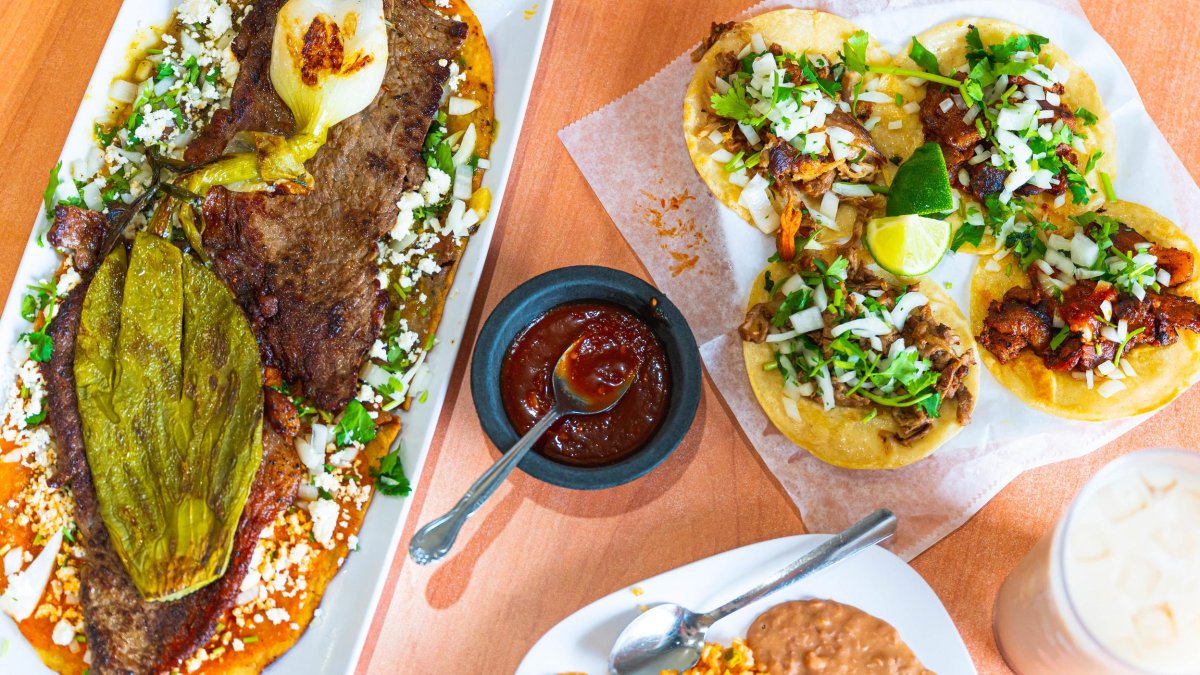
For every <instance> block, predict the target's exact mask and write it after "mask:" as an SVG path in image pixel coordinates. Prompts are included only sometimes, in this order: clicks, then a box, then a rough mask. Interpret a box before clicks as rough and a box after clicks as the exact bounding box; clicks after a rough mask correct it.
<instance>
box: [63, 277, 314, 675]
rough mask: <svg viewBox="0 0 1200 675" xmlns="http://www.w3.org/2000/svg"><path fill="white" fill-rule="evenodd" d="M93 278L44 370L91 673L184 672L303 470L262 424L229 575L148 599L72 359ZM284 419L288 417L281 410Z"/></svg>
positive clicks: (68, 301) (73, 299)
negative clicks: (137, 582)
mask: <svg viewBox="0 0 1200 675" xmlns="http://www.w3.org/2000/svg"><path fill="white" fill-rule="evenodd" d="M89 281H90V277H88V278H85V280H84V281H83V282H82V283H80V284H79V285H78V286H76V287H75V288H74V289H73V290H72V291H71V292H70V293H68V294H67V297H66V298H65V299H64V300H63V302H62V304H61V305H60V306H59V311H58V314H57V315H56V316H55V318H54V321H53V322H52V323H51V324H50V328H49V329H48V330H49V333H50V336H51V338H52V339H53V340H54V352H53V355H52V357H51V359H50V361H49V362H47V363H44V364H42V368H41V370H42V375H43V377H45V379H46V395H47V397H48V407H47V410H48V411H49V413H48V416H49V421H50V426H51V428H52V429H53V430H54V438H55V441H56V444H57V448H58V458H57V466H56V469H57V475H56V476H55V480H56V482H57V483H58V484H64V483H69V484H70V486H71V494H72V496H73V497H74V499H75V522H76V526H77V527H78V528H79V536H80V538H81V545H82V546H83V547H84V549H85V551H86V555H85V556H84V557H83V559H82V561H81V569H80V582H81V589H80V599H81V602H82V604H83V609H84V615H85V617H86V620H87V637H88V646H89V647H90V648H91V650H92V659H93V661H92V665H91V670H92V672H94V673H97V675H104V674H106V673H137V674H141V673H147V674H150V673H158V672H161V671H163V670H167V669H170V668H174V667H176V666H178V665H179V664H180V663H181V662H182V661H183V660H184V659H186V658H187V657H188V656H189V655H190V654H191V653H192V652H193V651H195V650H196V649H197V648H198V647H200V646H202V645H204V644H205V643H206V642H207V641H208V640H209V638H210V637H211V636H212V634H213V631H214V630H215V629H216V625H217V621H218V620H219V619H220V617H221V615H222V614H223V613H224V612H225V610H227V609H228V608H229V607H230V606H231V605H232V603H233V601H234V600H235V599H236V598H237V593H238V590H239V588H240V586H241V583H242V579H243V578H244V577H245V575H246V572H247V566H248V565H249V561H250V557H251V555H252V554H253V553H254V547H255V546H256V545H257V543H258V535H259V533H260V532H261V531H262V529H263V527H265V526H266V525H268V524H269V523H270V522H271V521H272V520H274V518H275V516H276V515H277V514H278V513H279V512H280V511H282V510H283V509H285V508H287V506H288V505H290V504H291V503H292V500H293V498H294V497H295V493H296V488H297V487H298V485H299V481H300V478H301V477H302V476H303V474H304V470H303V467H302V466H301V465H300V463H299V458H298V457H297V455H296V451H295V450H294V448H293V444H292V439H291V438H288V437H286V436H284V435H282V434H280V433H277V432H276V431H275V426H273V425H271V424H264V425H263V463H262V466H261V467H260V468H259V470H258V474H257V475H256V476H255V480H254V485H253V486H252V487H251V489H250V496H249V499H248V501H247V503H246V507H245V510H244V511H243V512H242V520H241V522H240V523H239V525H238V532H237V535H236V538H235V540H234V549H233V553H232V555H231V557H230V562H229V567H228V569H227V570H226V572H225V575H224V576H223V577H221V579H219V580H218V581H216V582H214V583H212V584H210V585H209V586H206V587H204V588H202V589H200V590H199V591H197V592H195V593H193V594H191V595H188V596H185V597H183V598H181V599H179V600H174V601H171V602H147V601H145V600H143V599H142V598H141V596H140V595H138V592H137V589H136V588H135V587H134V586H133V582H132V580H130V578H129V575H128V573H126V571H125V567H124V565H123V564H122V563H121V560H120V558H119V557H118V556H117V554H116V552H115V551H114V550H113V549H112V546H111V543H110V542H109V538H108V531H107V530H106V529H105V526H104V521H103V520H101V517H100V511H99V503H98V502H97V500H96V491H95V486H94V485H93V483H92V476H91V472H90V471H89V469H88V463H87V455H86V454H85V452H84V446H83V433H82V426H81V421H80V418H79V408H78V400H77V398H76V395H75V375H74V362H75V336H76V334H77V331H78V327H79V318H80V314H81V312H82V311H83V298H84V296H85V295H86V293H87V288H88V282H89ZM272 393H273V392H272ZM279 414H280V415H286V414H287V411H286V410H284V409H282V408H280V412H279ZM276 426H277V425H276Z"/></svg>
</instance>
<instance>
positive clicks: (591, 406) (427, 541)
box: [408, 336, 657, 675]
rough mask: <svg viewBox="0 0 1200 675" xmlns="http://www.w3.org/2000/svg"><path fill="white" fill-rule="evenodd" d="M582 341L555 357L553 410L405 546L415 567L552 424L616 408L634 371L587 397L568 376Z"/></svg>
mask: <svg viewBox="0 0 1200 675" xmlns="http://www.w3.org/2000/svg"><path fill="white" fill-rule="evenodd" d="M585 337H586V336H585ZM584 339H585V338H583V337H581V338H579V339H578V340H576V341H575V342H573V343H571V346H570V347H567V350H566V351H564V352H563V353H562V356H560V357H558V362H557V363H555V365H554V376H553V377H552V378H551V382H552V383H553V389H554V407H553V408H551V409H550V412H548V413H546V416H545V417H543V418H542V419H540V420H538V421H537V424H534V425H533V428H532V429H530V430H529V432H528V433H526V434H525V435H524V436H522V437H521V440H519V441H517V443H516V445H514V446H512V448H511V449H510V450H509V451H508V452H506V453H504V455H503V456H502V457H501V458H500V459H499V460H497V462H496V463H495V464H493V465H492V466H491V468H489V469H488V470H487V471H485V472H483V475H482V476H480V477H479V480H477V481H475V483H474V484H473V485H471V487H470V488H468V489H467V493H466V494H464V495H463V497H462V499H460V500H458V503H457V504H455V505H454V508H452V509H450V511H448V512H447V513H446V514H445V515H443V516H441V517H439V518H435V519H434V520H431V521H430V522H429V523H428V524H427V525H425V527H422V528H421V529H420V530H418V531H417V533H416V534H415V535H413V538H412V541H411V542H409V545H408V554H409V555H410V556H411V557H412V559H413V560H415V561H416V562H417V564H419V565H425V564H427V563H431V562H433V561H434V560H438V559H440V558H442V557H443V556H445V555H446V554H447V553H449V552H450V548H451V547H453V546H454V540H455V539H456V538H458V531H459V529H460V528H462V526H463V523H465V522H467V518H469V517H470V516H471V514H473V513H475V512H476V511H477V510H479V507H480V506H483V503H484V502H485V501H487V499H488V497H491V496H492V493H493V492H495V491H496V488H498V487H500V484H501V483H503V482H504V479H505V478H507V477H508V474H510V473H512V470H513V468H514V467H516V466H517V464H519V463H520V462H521V459H522V458H523V457H525V455H526V454H528V453H529V449H530V448H532V447H533V444H534V442H535V441H537V440H538V439H539V438H541V436H542V434H544V433H546V430H547V429H549V428H550V427H551V425H553V424H554V423H555V422H557V421H558V420H560V419H562V418H563V417H566V416H567V415H595V414H596V413H602V412H605V411H606V410H609V409H611V408H612V407H613V406H615V405H616V404H617V401H620V400H621V397H622V396H624V395H625V392H627V391H629V386H630V385H631V384H633V381H634V379H635V378H636V377H637V369H633V370H632V371H630V373H629V374H628V375H627V376H626V377H625V380H624V381H623V382H622V383H621V384H620V385H619V386H617V387H616V388H615V389H612V390H611V391H609V392H607V393H605V394H603V395H600V396H595V397H592V396H588V395H587V394H584V393H583V392H579V391H577V390H576V389H574V388H573V387H572V386H571V382H570V380H569V378H568V377H567V370H568V367H569V364H570V360H571V359H570V355H571V354H572V353H573V352H575V350H576V349H578V348H579V345H580V344H582V343H583V341H584ZM656 675H657V674H656Z"/></svg>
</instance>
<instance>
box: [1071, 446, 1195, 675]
mask: <svg viewBox="0 0 1200 675" xmlns="http://www.w3.org/2000/svg"><path fill="white" fill-rule="evenodd" d="M1063 553H1064V555H1063V563H1064V576H1065V578H1066V582H1067V595H1068V597H1069V598H1070V601H1071V603H1072V605H1073V606H1074V607H1075V610H1076V612H1077V613H1078V614H1079V617H1080V618H1081V619H1082V621H1083V624H1084V625H1085V626H1086V627H1087V629H1088V631H1089V632H1090V633H1091V634H1092V636H1093V637H1094V638H1095V639H1096V640H1097V641H1098V642H1099V643H1100V644H1101V645H1103V646H1104V647H1106V648H1107V649H1109V650H1110V651H1112V652H1114V653H1115V654H1116V655H1117V656H1118V657H1120V658H1121V659H1122V660H1124V661H1127V662H1128V663H1129V664H1130V665H1133V666H1136V667H1138V668H1141V669H1144V670H1147V671H1150V672H1154V673H1200V472H1197V471H1194V470H1188V469H1187V468H1185V467H1184V466H1182V465H1181V464H1180V465H1171V464H1166V463H1142V465H1133V466H1129V467H1128V468H1127V470H1125V471H1121V472H1119V473H1117V474H1116V475H1114V476H1113V477H1112V478H1111V480H1110V481H1109V482H1108V483H1107V484H1106V485H1103V486H1102V487H1100V489H1098V490H1096V491H1094V492H1092V493H1091V494H1090V495H1087V496H1086V497H1085V498H1084V499H1083V500H1082V502H1081V503H1080V504H1078V505H1077V506H1076V507H1075V509H1074V513H1073V515H1072V517H1071V521H1070V523H1069V525H1068V528H1067V532H1066V548H1065V550H1064V552H1063Z"/></svg>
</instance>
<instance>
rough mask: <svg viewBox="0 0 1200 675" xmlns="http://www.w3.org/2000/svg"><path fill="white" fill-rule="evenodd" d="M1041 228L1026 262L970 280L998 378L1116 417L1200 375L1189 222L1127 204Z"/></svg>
mask: <svg viewBox="0 0 1200 675" xmlns="http://www.w3.org/2000/svg"><path fill="white" fill-rule="evenodd" d="M1034 229H1035V230H1037V234H1036V235H1035V236H1036V242H1037V243H1035V244H1034V245H1033V246H1034V250H1036V251H1037V254H1036V255H1034V256H1031V257H1030V258H1029V259H1028V260H1029V262H1028V263H1027V264H1024V265H1022V264H1019V263H1021V261H1020V260H1018V261H1014V262H1015V263H1018V264H1012V263H1010V264H1008V265H1003V266H1002V265H999V264H994V263H989V264H986V265H980V266H979V267H978V268H977V269H976V272H975V276H974V278H973V279H972V282H971V320H972V328H973V329H974V331H975V334H976V335H977V338H976V340H977V341H978V343H979V346H980V347H981V348H982V349H981V350H980V351H981V353H982V357H983V362H984V363H985V364H986V365H987V367H988V370H990V371H991V372H992V374H993V375H995V377H996V379H997V380H999V381H1000V383H1001V384H1003V385H1004V386H1005V387H1008V388H1009V389H1010V390H1011V391H1012V392H1013V393H1015V394H1016V395H1017V396H1018V397H1019V398H1020V399H1021V400H1023V401H1025V402H1026V403H1028V404H1029V405H1031V406H1033V407H1035V408H1038V409H1039V410H1043V411H1045V412H1048V413H1051V414H1053V415H1058V416H1060V417H1068V418H1073V419H1082V420H1111V419H1117V418H1120V417H1130V416H1133V415H1140V414H1142V413H1146V412H1150V411H1152V410H1156V409H1158V408H1161V407H1162V406H1164V405H1166V404H1167V403H1170V402H1171V401H1172V400H1174V399H1175V397H1177V396H1179V395H1180V394H1181V393H1183V391H1184V390H1185V389H1187V388H1188V386H1190V385H1191V384H1192V382H1194V381H1195V380H1196V379H1197V378H1198V377H1200V304H1197V300H1200V281H1197V274H1198V273H1200V268H1197V262H1196V259H1197V255H1200V253H1198V252H1197V250H1196V247H1195V245H1194V244H1193V243H1192V241H1191V239H1189V238H1188V236H1187V235H1186V234H1184V233H1183V231H1182V230H1180V229H1179V228H1178V227H1177V226H1176V225H1175V224H1174V223H1172V222H1171V221H1169V220H1167V219H1166V218H1164V217H1163V216H1161V215H1159V214H1157V213H1155V212H1154V211H1152V210H1150V209H1148V208H1146V207H1145V206H1140V205H1138V204H1132V203H1129V202H1112V203H1109V204H1106V205H1105V207H1104V208H1103V209H1101V210H1098V211H1095V212H1088V213H1083V214H1080V215H1078V216H1074V217H1071V218H1069V219H1065V220H1064V222H1062V223H1061V224H1059V225H1058V226H1057V227H1056V228H1055V229H1053V230H1050V229H1049V228H1034ZM1022 267H1024V269H1022Z"/></svg>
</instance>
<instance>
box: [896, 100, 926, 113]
mask: <svg viewBox="0 0 1200 675" xmlns="http://www.w3.org/2000/svg"><path fill="white" fill-rule="evenodd" d="M900 109H901V110H903V111H904V112H906V113H908V114H909V115H911V114H913V113H915V112H917V111H918V110H920V109H921V104H920V103H917V102H916V101H909V102H908V103H905V104H904V105H903V106H902V107H901V108H900Z"/></svg>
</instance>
